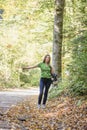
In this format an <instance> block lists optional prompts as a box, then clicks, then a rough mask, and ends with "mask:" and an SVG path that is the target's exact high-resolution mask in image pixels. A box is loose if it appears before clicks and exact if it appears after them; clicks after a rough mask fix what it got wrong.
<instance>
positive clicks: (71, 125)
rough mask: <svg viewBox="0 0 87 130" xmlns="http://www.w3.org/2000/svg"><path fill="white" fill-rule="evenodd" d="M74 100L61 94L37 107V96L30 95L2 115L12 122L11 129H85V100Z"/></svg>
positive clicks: (86, 124) (86, 112) (86, 104)
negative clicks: (45, 104)
mask: <svg viewBox="0 0 87 130" xmlns="http://www.w3.org/2000/svg"><path fill="white" fill-rule="evenodd" d="M76 102H78V99H77V98H71V97H64V96H61V97H58V98H54V99H52V100H49V101H48V102H47V107H46V108H45V109H42V108H41V109H38V108H37V96H32V97H31V98H29V100H27V101H24V102H22V103H20V104H18V105H17V106H15V107H12V108H11V109H10V110H9V111H8V112H7V113H6V115H4V116H2V117H3V118H4V119H6V120H8V121H9V122H10V123H11V124H12V127H13V128H14V129H12V130H15V129H17V130H22V129H25V130H87V101H86V100H83V101H82V103H80V104H81V105H77V104H76ZM3 118H2V119H3Z"/></svg>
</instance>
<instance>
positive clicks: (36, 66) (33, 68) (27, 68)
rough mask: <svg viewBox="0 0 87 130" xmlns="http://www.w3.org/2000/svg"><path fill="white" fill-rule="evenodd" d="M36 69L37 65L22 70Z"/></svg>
mask: <svg viewBox="0 0 87 130" xmlns="http://www.w3.org/2000/svg"><path fill="white" fill-rule="evenodd" d="M37 67H38V65H35V66H31V67H24V68H23V70H24V69H34V68H37Z"/></svg>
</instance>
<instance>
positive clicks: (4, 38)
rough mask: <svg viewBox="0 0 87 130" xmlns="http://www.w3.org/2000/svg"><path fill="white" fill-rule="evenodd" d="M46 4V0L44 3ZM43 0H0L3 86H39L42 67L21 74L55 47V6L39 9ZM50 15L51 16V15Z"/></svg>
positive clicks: (0, 84) (0, 70)
mask: <svg viewBox="0 0 87 130" xmlns="http://www.w3.org/2000/svg"><path fill="white" fill-rule="evenodd" d="M45 3H46V2H45ZM41 4H42V3H40V1H39V0H38V1H34V0H25V1H24V0H17V1H14V0H12V1H11V0H4V1H3V0H0V8H1V9H3V10H4V12H3V14H2V15H3V20H1V21H0V86H3V87H4V86H6V87H24V86H25V87H28V86H38V78H39V70H36V71H35V70H32V71H30V72H29V73H26V72H25V73H24V72H23V73H22V66H33V65H35V64H37V63H38V62H40V61H41V60H42V57H43V55H44V54H46V53H49V52H51V50H52V35H53V34H52V25H53V13H52V11H53V10H52V7H50V4H51V3H49V10H50V12H49V10H48V9H47V8H44V12H42V11H41V10H40V9H41V8H40V7H41ZM48 16H49V17H48Z"/></svg>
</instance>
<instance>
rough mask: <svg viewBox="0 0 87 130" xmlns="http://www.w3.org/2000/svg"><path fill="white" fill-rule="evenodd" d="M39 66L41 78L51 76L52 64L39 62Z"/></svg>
mask: <svg viewBox="0 0 87 130" xmlns="http://www.w3.org/2000/svg"><path fill="white" fill-rule="evenodd" d="M38 67H39V68H40V69H41V78H51V68H50V65H47V64H46V63H43V62H41V63H39V64H38Z"/></svg>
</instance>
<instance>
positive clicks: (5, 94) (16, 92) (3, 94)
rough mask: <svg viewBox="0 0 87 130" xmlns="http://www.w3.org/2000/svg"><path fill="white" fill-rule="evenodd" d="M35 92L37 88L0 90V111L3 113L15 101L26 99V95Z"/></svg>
mask: <svg viewBox="0 0 87 130" xmlns="http://www.w3.org/2000/svg"><path fill="white" fill-rule="evenodd" d="M37 94H38V88H30V89H27V90H26V89H12V90H8V91H0V111H1V112H2V113H4V112H6V111H7V110H9V108H11V107H12V106H14V105H16V104H17V103H20V102H21V101H23V100H26V98H27V97H29V96H31V95H37Z"/></svg>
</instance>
